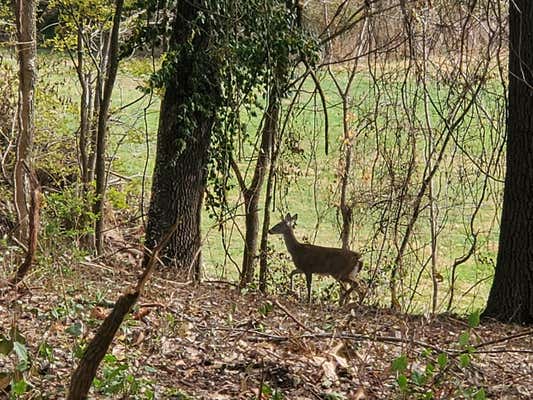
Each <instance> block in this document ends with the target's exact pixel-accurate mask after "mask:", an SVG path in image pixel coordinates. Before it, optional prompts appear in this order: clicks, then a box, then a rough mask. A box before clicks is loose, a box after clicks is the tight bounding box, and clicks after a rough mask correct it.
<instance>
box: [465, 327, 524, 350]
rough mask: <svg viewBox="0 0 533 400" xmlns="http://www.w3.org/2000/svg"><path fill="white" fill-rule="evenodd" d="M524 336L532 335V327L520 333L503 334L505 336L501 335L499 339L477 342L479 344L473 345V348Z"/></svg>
mask: <svg viewBox="0 0 533 400" xmlns="http://www.w3.org/2000/svg"><path fill="white" fill-rule="evenodd" d="M525 336H533V329H531V330H528V331H525V332H522V333H516V334H514V335H510V336H505V337H502V338H499V339H494V340H489V341H488V342H482V343H479V344H477V345H475V346H474V348H475V349H480V348H482V347H487V346H490V345H492V344H496V343H502V342H507V341H509V340H513V339H518V338H521V337H525Z"/></svg>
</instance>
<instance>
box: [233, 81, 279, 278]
mask: <svg viewBox="0 0 533 400" xmlns="http://www.w3.org/2000/svg"><path fill="white" fill-rule="evenodd" d="M278 117H279V98H278V95H277V92H276V90H275V89H274V90H272V92H271V94H270V99H269V103H268V107H267V110H266V113H265V121H264V126H263V129H262V132H261V145H260V147H259V150H258V156H257V162H256V165H255V170H254V176H253V178H252V182H251V183H250V186H249V187H248V188H246V187H243V188H241V189H242V191H243V194H244V205H245V219H246V234H245V242H244V254H243V258H242V274H241V282H240V286H241V287H245V286H246V285H248V284H250V283H251V282H252V281H253V277H254V270H255V260H256V256H257V241H258V240H257V239H258V232H259V199H260V197H261V189H262V188H263V182H264V180H265V175H266V172H267V168H268V166H269V164H270V160H271V154H272V143H273V138H274V136H275V134H276V130H277V126H278Z"/></svg>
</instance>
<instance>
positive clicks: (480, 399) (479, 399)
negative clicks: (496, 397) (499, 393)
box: [474, 388, 487, 400]
mask: <svg viewBox="0 0 533 400" xmlns="http://www.w3.org/2000/svg"><path fill="white" fill-rule="evenodd" d="M486 398H487V395H486V394H485V390H484V389H483V388H481V389H479V390H478V391H477V392H476V394H475V395H474V400H485V399H486Z"/></svg>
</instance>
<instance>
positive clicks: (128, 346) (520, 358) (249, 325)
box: [0, 264, 533, 400]
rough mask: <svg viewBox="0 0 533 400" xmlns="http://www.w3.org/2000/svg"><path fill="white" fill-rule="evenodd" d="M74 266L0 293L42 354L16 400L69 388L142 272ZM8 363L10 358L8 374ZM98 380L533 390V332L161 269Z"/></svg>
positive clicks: (156, 384)
mask: <svg viewBox="0 0 533 400" xmlns="http://www.w3.org/2000/svg"><path fill="white" fill-rule="evenodd" d="M65 275H66V274H63V276H62V277H61V279H58V278H57V277H54V272H53V271H48V272H46V271H44V272H43V271H40V273H35V274H33V275H32V276H30V277H29V279H28V280H27V282H26V286H25V287H24V288H23V289H22V290H23V292H22V293H20V292H19V293H15V292H14V291H13V290H8V289H6V288H4V289H2V291H1V292H0V322H1V324H0V334H2V335H5V334H8V333H9V330H10V328H11V327H12V326H16V327H17V328H18V331H19V332H20V333H21V334H22V335H23V336H24V338H25V340H26V346H27V351H28V353H29V354H30V359H31V362H32V368H31V369H30V373H29V374H28V376H27V378H26V380H27V381H28V383H29V385H30V386H29V388H30V389H29V390H28V391H27V392H26V394H25V395H22V396H21V397H20V398H28V399H30V398H45V399H46V398H49V399H60V398H65V397H66V393H67V389H68V383H69V379H70V375H71V374H72V372H73V370H74V368H75V366H76V365H77V361H78V360H79V357H80V355H81V353H82V351H83V348H84V345H85V344H86V343H87V341H88V339H90V337H92V334H93V333H94V332H95V330H96V329H97V327H98V326H99V324H100V323H101V321H102V319H103V318H105V316H106V315H107V313H108V312H109V310H110V307H111V306H112V304H113V301H114V300H115V299H116V298H117V297H118V296H119V294H120V293H122V292H123V291H124V290H125V289H126V284H128V283H130V284H131V283H132V282H133V281H134V280H135V271H132V270H131V269H121V268H120V267H116V268H114V269H113V268H107V267H106V268H95V267H94V264H93V266H92V267H88V266H86V265H85V266H84V265H74V266H73V267H72V272H71V273H69V274H68V276H65ZM465 332H466V334H465ZM462 335H463V336H462ZM461 337H463V339H461ZM462 340H463V341H466V342H463V341H462ZM45 345H46V346H45ZM43 348H45V349H50V351H48V352H47V351H43ZM25 349H26V348H25ZM19 351H22V350H21V349H20V348H19ZM10 357H11V358H13V356H10ZM12 363H13V360H12V359H10V358H9V356H3V355H0V372H3V371H4V370H9V369H10V368H12ZM463 364H464V365H463ZM432 369H434V370H435V371H434V372H432V371H431V370H432ZM428 370H429V372H428ZM109 371H111V373H110V372H109ZM117 371H118V372H117ZM113 373H114V375H113ZM120 374H122V375H120ZM110 377H111V378H110ZM120 379H122V381H121V380H120ZM98 380H99V382H100V383H99V385H100V386H98V387H96V386H97V385H96V384H95V385H94V387H93V389H92V390H91V395H90V398H94V399H107V398H138V399H144V398H147V399H148V398H154V399H167V398H168V399H187V398H188V399H259V398H261V399H263V400H267V399H296V400H298V399H356V400H362V399H395V398H398V399H410V398H413V399H415V398H435V399H453V398H493V399H530V398H533V330H532V329H531V327H529V328H528V327H522V326H517V325H504V324H500V323H497V322H482V324H481V325H479V326H477V327H475V328H471V327H469V321H468V319H464V318H459V317H455V316H452V315H439V316H435V317H432V318H429V317H427V316H413V315H403V314H399V313H395V312H393V311H391V310H388V309H383V308H378V307H373V306H369V305H357V304H348V305H347V306H343V307H339V306H338V305H334V304H312V305H308V304H306V303H303V302H301V303H300V302H298V301H296V300H293V299H287V298H281V297H274V296H270V295H263V294H260V293H248V294H242V295H241V294H239V293H238V291H237V290H236V289H235V288H234V287H233V286H232V285H230V284H225V283H221V282H214V283H209V282H206V283H202V284H193V283H184V282H179V281H174V280H172V279H168V277H162V276H160V275H159V276H158V275H155V276H154V277H153V278H152V282H151V283H150V284H149V287H148V288H147V293H146V294H145V296H144V297H143V298H142V299H141V304H139V305H138V306H137V307H136V308H135V309H134V310H132V313H131V316H130V318H129V319H127V320H126V321H125V323H124V324H123V325H122V327H121V330H120V331H119V332H118V333H117V336H116V337H115V340H114V342H113V346H112V348H111V349H110V357H109V358H106V359H105V360H104V361H103V363H102V364H101V365H100V368H99V374H98ZM4 381H5V379H4V380H0V383H1V384H2V385H3V386H4V387H2V388H0V389H1V390H5V392H4V394H5V395H6V396H7V390H8V389H9V387H7V385H6V383H5V382H4ZM113 382H114V383H116V384H117V385H118V386H113V385H111V383H113ZM106 384H107V386H106ZM403 384H405V385H407V386H406V387H403V386H402V385H403ZM120 385H122V386H120ZM1 390H0V398H2V391H1ZM113 390H115V392H114V391H113ZM430 392H431V396H432V397H423V396H429V395H428V393H430ZM475 393H477V394H475ZM480 393H483V394H484V395H485V396H486V397H475V396H476V395H478V396H480ZM468 396H470V397H468Z"/></svg>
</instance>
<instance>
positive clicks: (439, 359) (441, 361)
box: [437, 353, 448, 368]
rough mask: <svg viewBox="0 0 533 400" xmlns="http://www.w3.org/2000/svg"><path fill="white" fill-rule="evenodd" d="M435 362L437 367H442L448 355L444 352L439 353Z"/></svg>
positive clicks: (446, 361)
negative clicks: (437, 364)
mask: <svg viewBox="0 0 533 400" xmlns="http://www.w3.org/2000/svg"><path fill="white" fill-rule="evenodd" d="M437 362H438V363H439V367H441V368H444V367H445V366H446V364H447V363H448V355H447V354H446V353H440V354H439V356H438V357H437Z"/></svg>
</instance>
